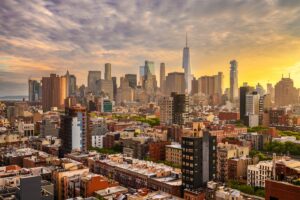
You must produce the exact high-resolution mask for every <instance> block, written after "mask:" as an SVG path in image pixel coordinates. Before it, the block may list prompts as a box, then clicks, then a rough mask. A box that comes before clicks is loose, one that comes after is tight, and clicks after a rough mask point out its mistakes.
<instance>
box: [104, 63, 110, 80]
mask: <svg viewBox="0 0 300 200" xmlns="http://www.w3.org/2000/svg"><path fill="white" fill-rule="evenodd" d="M104 80H111V64H110V63H105V71H104Z"/></svg>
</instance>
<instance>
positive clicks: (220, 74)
mask: <svg viewBox="0 0 300 200" xmlns="http://www.w3.org/2000/svg"><path fill="white" fill-rule="evenodd" d="M217 83H218V84H217V89H216V90H217V92H218V95H220V96H222V95H223V90H224V74H223V72H218V81H217Z"/></svg>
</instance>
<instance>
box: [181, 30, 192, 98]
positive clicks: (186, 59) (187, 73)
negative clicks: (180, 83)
mask: <svg viewBox="0 0 300 200" xmlns="http://www.w3.org/2000/svg"><path fill="white" fill-rule="evenodd" d="M185 43H186V44H185V47H184V48H183V59H182V68H183V69H184V79H185V92H186V93H188V94H189V93H190V92H191V89H192V87H191V84H192V75H191V65H190V48H189V47H188V41H187V34H186V41H185Z"/></svg>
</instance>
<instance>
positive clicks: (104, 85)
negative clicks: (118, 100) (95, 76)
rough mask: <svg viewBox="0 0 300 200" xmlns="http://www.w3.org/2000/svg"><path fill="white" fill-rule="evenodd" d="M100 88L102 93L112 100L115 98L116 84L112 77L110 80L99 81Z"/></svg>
mask: <svg viewBox="0 0 300 200" xmlns="http://www.w3.org/2000/svg"><path fill="white" fill-rule="evenodd" d="M98 85H99V86H98V88H99V91H100V93H99V94H100V95H101V96H104V97H108V98H109V99H110V100H113V98H114V86H113V81H112V79H110V80H103V79H101V80H100V81H98Z"/></svg>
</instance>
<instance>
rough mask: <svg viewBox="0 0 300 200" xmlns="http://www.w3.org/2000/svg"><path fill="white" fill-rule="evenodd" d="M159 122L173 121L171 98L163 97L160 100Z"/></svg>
mask: <svg viewBox="0 0 300 200" xmlns="http://www.w3.org/2000/svg"><path fill="white" fill-rule="evenodd" d="M159 106H160V115H159V117H160V123H161V124H172V122H173V98H172V97H163V98H162V99H161V100H160V102H159Z"/></svg>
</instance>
